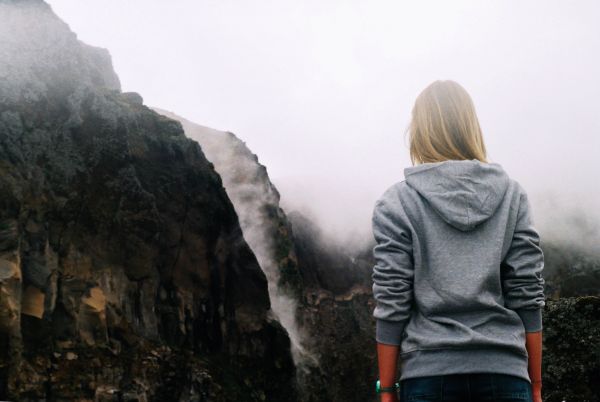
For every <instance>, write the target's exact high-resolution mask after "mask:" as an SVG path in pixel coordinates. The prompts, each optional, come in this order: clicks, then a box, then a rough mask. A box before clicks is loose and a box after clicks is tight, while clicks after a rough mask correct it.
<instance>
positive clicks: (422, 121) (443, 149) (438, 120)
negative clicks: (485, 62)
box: [407, 80, 488, 165]
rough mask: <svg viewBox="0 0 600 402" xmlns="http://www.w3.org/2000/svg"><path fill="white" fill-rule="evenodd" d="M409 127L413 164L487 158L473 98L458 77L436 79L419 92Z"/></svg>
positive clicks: (484, 160) (483, 160) (482, 160)
mask: <svg viewBox="0 0 600 402" xmlns="http://www.w3.org/2000/svg"><path fill="white" fill-rule="evenodd" d="M407 131H408V133H409V138H410V159H411V161H412V163H413V165H414V164H416V163H426V162H441V161H444V160H449V159H454V160H465V159H478V160H480V161H481V162H486V163H487V162H488V161H487V155H486V149H485V144H484V142H483V135H482V133H481V128H480V126H479V120H478V119H477V114H476V113H475V106H474V105H473V101H472V100H471V97H470V96H469V94H468V93H467V91H466V90H465V89H464V88H463V87H462V86H461V85H460V84H458V83H457V82H455V81H452V80H446V81H441V80H437V81H434V82H433V83H431V84H430V85H429V86H428V87H427V88H425V89H424V90H423V91H422V92H421V93H420V94H419V96H418V97H417V100H416V101H415V105H414V107H413V110H412V120H411V122H410V125H409V126H408V128H407Z"/></svg>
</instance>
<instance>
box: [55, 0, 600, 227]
mask: <svg viewBox="0 0 600 402" xmlns="http://www.w3.org/2000/svg"><path fill="white" fill-rule="evenodd" d="M49 3H50V4H51V5H52V7H53V9H54V11H55V12H56V13H57V14H58V15H59V16H60V17H61V18H62V19H63V20H64V21H65V22H67V23H68V24H69V25H70V27H71V29H72V30H73V31H75V32H76V33H77V35H78V37H79V38H80V39H81V40H83V41H84V42H86V43H89V44H91V45H95V46H101V47H105V48H108V49H109V51H110V53H111V54H112V58H113V64H114V67H115V69H116V71H117V74H118V75H119V77H120V79H121V83H122V87H123V90H124V91H136V92H139V93H140V94H141V95H142V96H143V97H144V102H145V103H146V104H147V105H150V106H157V107H161V108H164V109H167V110H171V111H173V112H175V113H177V114H179V115H182V116H184V117H186V118H187V119H189V120H192V121H194V122H196V123H199V124H202V125H205V126H209V127H213V128H216V129H220V130H227V131H232V132H234V133H235V134H236V135H237V136H238V137H240V138H241V139H242V140H244V141H245V142H246V143H247V145H248V146H249V147H250V148H251V150H252V151H253V152H254V153H256V154H257V155H258V157H259V161H260V162H261V163H262V164H264V165H265V166H266V167H267V170H268V172H269V174H270V176H271V179H272V181H273V182H274V183H275V185H276V186H277V187H278V189H279V190H280V192H281V193H282V202H283V205H284V207H287V208H289V209H291V208H298V207H300V206H301V205H304V206H306V207H307V208H310V210H311V211H312V215H313V216H314V217H315V218H317V219H318V220H319V221H320V222H321V224H322V225H323V226H324V230H325V231H327V232H330V233H337V234H338V236H337V237H338V238H344V237H345V236H347V235H348V234H349V233H352V232H353V231H359V232H360V233H365V230H366V231H368V230H370V226H369V225H370V217H371V212H372V207H373V203H374V201H375V200H376V198H378V197H379V196H380V195H381V193H382V192H383V191H384V190H385V189H386V188H387V187H389V186H390V185H392V184H393V183H394V182H396V181H399V180H402V179H403V178H404V177H403V169H404V168H405V167H407V166H410V159H409V156H408V148H407V144H406V142H405V141H404V131H405V128H406V126H407V124H408V123H409V118H410V111H411V108H412V105H413V103H414V100H415V98H416V96H417V95H418V94H419V92H420V91H421V90H422V89H423V88H424V87H425V86H427V85H428V84H429V83H430V82H432V81H434V80H436V79H453V80H456V81H458V82H459V83H460V84H462V85H463V86H464V87H465V88H466V89H467V91H468V92H469V93H470V94H471V96H472V98H473V100H474V102H475V106H476V109H477V111H478V114H479V119H480V123H481V126H482V129H483V131H484V138H485V141H486V146H487V148H488V151H489V156H490V158H491V159H492V161H493V162H498V163H500V164H502V165H503V166H504V168H505V169H506V170H507V172H508V173H509V174H510V175H511V176H513V177H514V178H516V179H517V180H519V181H520V182H521V183H522V184H523V185H524V187H525V188H526V190H528V192H529V193H530V197H531V199H532V202H533V203H534V217H535V219H536V221H537V222H538V223H539V226H540V228H541V230H542V231H546V232H547V233H548V234H549V235H550V230H551V229H549V228H555V230H554V232H555V233H554V234H557V233H559V232H560V233H571V235H573V236H575V237H577V230H576V229H577V228H575V229H573V228H571V229H570V230H575V232H573V231H572V232H567V231H565V230H562V229H564V228H563V226H562V223H560V222H562V221H561V219H562V220H563V221H568V220H569V219H570V218H565V217H568V215H566V212H565V211H566V209H565V208H566V207H573V208H584V211H585V212H586V213H589V214H590V216H588V217H587V218H586V219H590V220H593V221H598V220H600V219H599V216H600V212H599V210H600V192H599V185H598V182H599V179H598V176H600V162H598V157H599V154H600V99H599V94H600V74H599V73H598V72H599V71H600V24H598V21H599V20H600V2H597V1H577V2H565V1H548V0H544V1H500V0H498V1H481V0H473V1H437V2H432V1H418V2H417V1H412V2H409V1H397V0H390V1H367V0H365V1H357V0H356V1H355V0H343V1H331V0H329V1H322V0H321V1H304V0H303V1H287V0H272V1H259V0H255V1H242V0H237V1H231V0H214V1H204V0H185V1H184V0H170V1H158V0H127V1H122V0H86V1H81V0H50V1H49ZM555 202H557V204H556V205H555V204H554V203H555ZM557 212H560V213H562V214H563V215H561V216H559V215H560V214H559V213H557ZM556 228H560V230H556Z"/></svg>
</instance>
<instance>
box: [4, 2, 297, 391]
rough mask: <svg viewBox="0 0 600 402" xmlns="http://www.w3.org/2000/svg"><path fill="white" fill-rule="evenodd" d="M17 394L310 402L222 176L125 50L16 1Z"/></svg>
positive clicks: (7, 236) (13, 331)
mask: <svg viewBox="0 0 600 402" xmlns="http://www.w3.org/2000/svg"><path fill="white" fill-rule="evenodd" d="M0 190H1V191H0V399H12V400H23V401H27V400H42V399H45V400H56V401H58V400H126V401H135V400H137V401H147V400H161V401H165V400H169V401H171V400H180V401H188V400H196V401H225V400H239V401H255V400H256V401H258V400H281V401H284V400H285V401H287V400H295V398H296V396H295V384H294V380H293V379H294V374H295V368H294V365H293V361H292V356H291V346H290V341H289V338H288V336H287V333H286V331H285V330H284V328H282V326H281V325H280V324H279V322H278V321H277V320H276V319H274V317H273V315H272V311H271V309H270V307H271V306H270V301H269V297H268V288H267V279H266V277H265V275H264V273H263V272H262V270H261V268H260V266H259V264H258V261H257V259H256V256H255V255H254V253H253V252H252V250H251V249H250V248H249V246H248V244H247V243H246V241H245V239H244V237H243V234H242V231H241V228H240V225H239V222H238V216H237V214H236V212H235V210H234V207H233V205H232V203H231V201H230V199H229V198H228V196H227V194H226V192H225V189H224V188H223V185H222V181H221V178H220V177H219V175H218V174H217V173H216V172H215V170H214V166H213V165H212V164H211V163H210V162H209V161H207V159H206V157H205V155H204V153H203V152H202V149H201V148H200V146H199V145H198V144H197V143H196V142H194V141H192V140H190V139H188V138H186V136H185V135H184V132H183V129H182V127H181V124H180V123H178V122H176V121H173V120H171V119H168V118H166V117H164V116H161V115H159V114H157V113H155V112H154V111H152V110H151V109H149V108H147V107H145V106H144V105H143V101H142V98H141V97H140V96H139V95H137V94H124V93H121V91H120V88H119V80H118V78H117V76H116V74H115V73H114V71H113V70H112V67H111V61H110V57H109V55H108V52H107V51H106V50H103V49H98V48H93V47H90V46H87V45H85V44H83V43H81V42H80V41H78V40H77V37H76V35H75V34H74V33H73V32H71V31H70V30H69V28H68V26H67V25H66V24H64V23H63V22H62V21H60V20H59V19H58V18H57V17H56V15H55V14H54V13H53V12H52V10H51V9H50V7H49V6H48V5H47V4H45V3H44V2H42V1H38V0H21V1H17V0H14V1H8V0H2V1H0Z"/></svg>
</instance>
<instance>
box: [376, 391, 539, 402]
mask: <svg viewBox="0 0 600 402" xmlns="http://www.w3.org/2000/svg"><path fill="white" fill-rule="evenodd" d="M380 397H381V402H398V395H397V394H396V392H384V393H382V394H380ZM540 401H541V399H540ZM535 402H537V401H535Z"/></svg>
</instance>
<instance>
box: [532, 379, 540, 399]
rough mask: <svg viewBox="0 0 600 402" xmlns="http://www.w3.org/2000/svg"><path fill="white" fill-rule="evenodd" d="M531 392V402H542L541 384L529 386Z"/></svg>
mask: <svg viewBox="0 0 600 402" xmlns="http://www.w3.org/2000/svg"><path fill="white" fill-rule="evenodd" d="M531 392H532V394H533V402H542V383H541V382H534V383H533V384H532V385H531Z"/></svg>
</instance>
